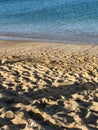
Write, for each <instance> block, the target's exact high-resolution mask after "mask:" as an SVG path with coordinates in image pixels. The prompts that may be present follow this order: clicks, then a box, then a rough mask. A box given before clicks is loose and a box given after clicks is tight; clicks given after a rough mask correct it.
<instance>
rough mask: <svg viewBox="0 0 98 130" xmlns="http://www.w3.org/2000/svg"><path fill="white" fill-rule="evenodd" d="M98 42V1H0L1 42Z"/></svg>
mask: <svg viewBox="0 0 98 130" xmlns="http://www.w3.org/2000/svg"><path fill="white" fill-rule="evenodd" d="M8 38H9V39H11V38H12V39H14V38H15V39H24V40H27V39H30V40H33V39H39V40H40V39H41V40H49V41H62V42H66V41H69V42H70V41H73V42H91V43H98V0H0V39H8Z"/></svg>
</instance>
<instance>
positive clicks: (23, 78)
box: [0, 41, 98, 130]
mask: <svg viewBox="0 0 98 130" xmlns="http://www.w3.org/2000/svg"><path fill="white" fill-rule="evenodd" d="M0 130H98V46H97V45H77V44H74V45H72V44H60V43H59V44H53V43H50V44H49V43H29V42H28V43H27V42H13V41H0Z"/></svg>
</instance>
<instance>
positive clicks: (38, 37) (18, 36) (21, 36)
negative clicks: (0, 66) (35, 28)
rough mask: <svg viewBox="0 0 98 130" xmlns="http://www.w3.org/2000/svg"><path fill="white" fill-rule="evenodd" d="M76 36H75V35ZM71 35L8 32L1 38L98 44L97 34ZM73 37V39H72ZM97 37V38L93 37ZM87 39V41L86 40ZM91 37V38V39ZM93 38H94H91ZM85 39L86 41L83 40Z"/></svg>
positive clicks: (0, 35) (1, 35)
mask: <svg viewBox="0 0 98 130" xmlns="http://www.w3.org/2000/svg"><path fill="white" fill-rule="evenodd" d="M74 36H75V37H76V38H75V37H74ZM74 36H73V35H71V36H70V38H67V37H66V35H65V37H64V36H63V37H59V38H58V37H57V36H55V35H54V36H50V35H46V36H44V35H43V34H42V35H37V34H32V35H30V34H27V35H26V34H12V33H8V34H2V33H1V34H0V40H3V41H22V42H25V41H26V42H48V43H65V44H66V43H68V44H71V43H73V44H94V45H98V39H96V38H97V36H95V35H94V36H88V35H87V36H86V37H87V38H86V37H84V36H81V37H80V35H79V38H78V39H77V35H74ZM71 38H72V39H71ZM93 38H95V39H96V40H95V39H93ZM84 39H85V40H86V39H87V41H85V40H84ZM89 39H90V40H89ZM91 39H93V40H91ZM83 40H84V41H83Z"/></svg>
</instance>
